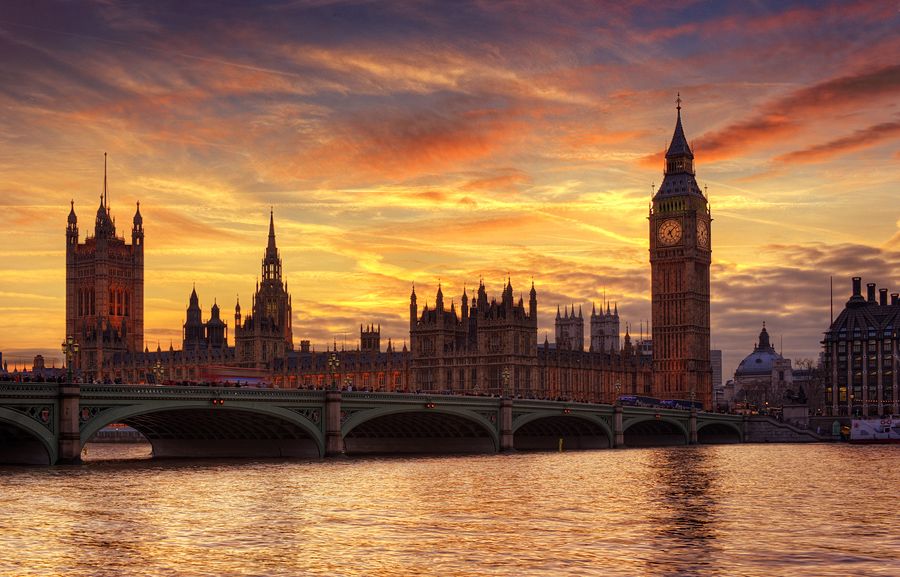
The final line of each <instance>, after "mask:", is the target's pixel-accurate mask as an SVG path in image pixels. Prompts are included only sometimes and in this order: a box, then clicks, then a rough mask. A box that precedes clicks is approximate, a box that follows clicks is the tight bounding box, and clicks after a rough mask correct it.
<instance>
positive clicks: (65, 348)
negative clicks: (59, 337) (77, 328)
mask: <svg viewBox="0 0 900 577" xmlns="http://www.w3.org/2000/svg"><path fill="white" fill-rule="evenodd" d="M62 352H63V355H64V356H65V359H66V377H67V379H68V381H69V382H70V383H71V382H72V359H73V358H74V357H75V355H76V354H77V353H78V341H76V340H75V337H73V336H72V335H69V336H67V337H66V340H64V341H63V342H62Z"/></svg>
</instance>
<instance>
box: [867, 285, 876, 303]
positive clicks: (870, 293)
mask: <svg viewBox="0 0 900 577" xmlns="http://www.w3.org/2000/svg"><path fill="white" fill-rule="evenodd" d="M866 288H867V289H869V290H868V292H867V293H866V300H867V301H869V302H870V303H875V302H876V301H875V283H873V282H870V283H867V284H866Z"/></svg>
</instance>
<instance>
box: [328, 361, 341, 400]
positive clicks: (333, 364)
mask: <svg viewBox="0 0 900 577" xmlns="http://www.w3.org/2000/svg"><path fill="white" fill-rule="evenodd" d="M340 367H341V359H339V358H338V356H337V354H336V353H331V355H329V356H328V370H329V371H331V390H332V391H333V390H334V389H335V387H336V385H335V382H334V374H335V373H336V372H337V371H338V369H339V368H340Z"/></svg>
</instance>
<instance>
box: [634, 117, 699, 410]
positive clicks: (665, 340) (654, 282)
mask: <svg viewBox="0 0 900 577" xmlns="http://www.w3.org/2000/svg"><path fill="white" fill-rule="evenodd" d="M649 221H650V274H651V298H652V319H653V326H652V331H653V379H654V387H653V393H654V396H655V397H659V398H665V399H691V398H694V399H696V400H698V401H700V402H702V403H703V406H704V407H710V406H711V404H712V403H711V401H712V368H711V365H710V359H709V299H710V297H709V267H710V262H711V257H712V254H711V246H712V245H711V229H710V224H711V222H712V217H711V215H710V211H709V206H708V204H707V201H706V197H705V196H704V194H703V192H701V190H700V187H699V186H698V185H697V180H696V178H695V172H694V153H693V152H691V148H690V146H688V142H687V138H685V135H684V129H683V128H682V126H681V103H680V101H679V104H678V120H677V122H676V124H675V134H674V135H673V136H672V143H671V144H670V145H669V149H668V151H667V152H666V166H665V176H664V177H663V182H662V184H661V185H660V187H659V190H658V191H657V193H656V195H655V196H654V197H653V203H652V205H651V208H650V217H649Z"/></svg>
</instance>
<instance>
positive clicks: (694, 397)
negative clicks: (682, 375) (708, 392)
mask: <svg viewBox="0 0 900 577" xmlns="http://www.w3.org/2000/svg"><path fill="white" fill-rule="evenodd" d="M696 398H697V392H696V391H695V390H694V389H691V410H692V411H693V410H694V399H696Z"/></svg>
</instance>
